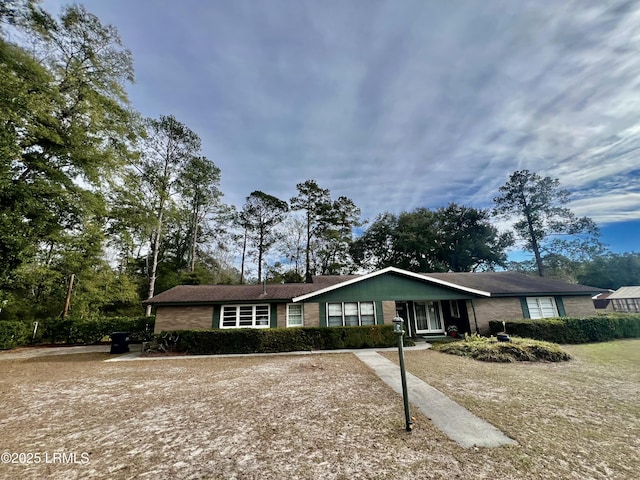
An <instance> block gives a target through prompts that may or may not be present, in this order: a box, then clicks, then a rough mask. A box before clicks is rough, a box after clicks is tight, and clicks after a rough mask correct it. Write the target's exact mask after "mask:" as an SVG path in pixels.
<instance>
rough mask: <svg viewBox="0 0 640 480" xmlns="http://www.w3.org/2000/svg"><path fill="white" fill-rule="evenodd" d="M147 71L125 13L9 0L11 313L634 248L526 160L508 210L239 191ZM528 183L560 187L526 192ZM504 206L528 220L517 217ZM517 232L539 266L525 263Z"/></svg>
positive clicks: (2, 141)
mask: <svg viewBox="0 0 640 480" xmlns="http://www.w3.org/2000/svg"><path fill="white" fill-rule="evenodd" d="M133 80H134V68H133V58H132V55H131V52H130V51H129V50H127V48H126V47H125V46H124V45H123V44H122V42H121V40H120V38H119V36H118V33H117V31H116V29H115V28H114V27H112V26H108V25H103V24H102V23H101V22H100V20H99V19H98V18H97V17H95V16H94V15H92V14H91V13H89V12H88V11H86V9H85V8H84V7H82V6H78V5H73V6H68V7H65V8H64V9H63V10H62V12H61V14H60V15H59V16H58V17H55V16H53V15H51V14H49V13H48V12H46V11H45V10H43V9H42V8H41V7H40V6H39V5H38V2H37V0H14V1H11V2H3V3H1V4H0V308H1V310H0V319H7V318H11V319H24V320H29V319H39V318H50V317H68V316H71V317H73V318H81V319H82V318H84V319H88V318H91V317H97V316H104V315H113V316H116V315H129V316H136V315H139V314H141V313H142V310H141V308H142V307H141V303H140V301H141V300H142V299H145V298H148V297H149V296H151V295H153V294H156V293H158V292H161V291H163V290H166V289H167V288H170V287H172V286H174V285H177V284H202V283H249V282H260V281H268V282H278V283H279V282H299V281H310V279H311V276H312V275H316V274H347V273H352V272H355V271H362V270H372V269H376V268H381V267H384V266H387V265H394V266H398V267H401V268H406V269H409V270H413V271H449V270H451V271H474V270H482V269H495V268H505V267H510V268H518V269H521V270H527V271H533V272H537V273H538V274H545V269H546V274H552V275H557V276H567V275H568V276H570V277H571V279H572V280H579V279H581V277H579V276H578V273H579V272H582V273H581V274H584V275H587V273H588V272H591V273H590V274H591V275H592V277H585V278H588V281H585V282H584V283H588V284H592V285H595V286H604V283H607V285H606V286H610V287H612V288H613V287H615V285H616V282H617V280H615V279H612V278H610V277H607V278H606V279H605V277H604V276H603V275H601V276H600V277H599V276H598V275H600V274H599V273H597V272H598V271H599V270H598V268H600V269H602V268H604V266H608V265H613V264H615V263H616V262H617V261H618V260H620V259H619V258H618V257H617V256H615V255H611V254H609V255H608V256H607V255H606V251H605V249H604V247H603V246H601V245H600V244H599V243H598V241H597V234H598V232H597V228H596V227H595V225H594V224H593V222H591V221H590V220H589V219H576V218H575V217H573V216H572V214H571V213H570V212H568V210H566V209H562V208H560V207H559V206H558V205H552V203H554V202H560V203H562V202H565V201H566V198H567V196H568V193H567V194H566V195H565V192H564V191H562V190H560V189H559V188H558V185H557V181H554V180H551V179H549V178H540V177H538V176H537V175H536V174H533V173H531V172H527V171H522V172H515V173H514V174H513V175H512V176H511V178H510V179H509V181H508V182H507V184H506V185H505V187H503V188H504V190H503V189H501V192H500V194H499V196H498V197H496V206H495V209H494V210H489V209H476V208H472V207H468V206H463V205H457V204H455V203H453V204H450V205H448V206H447V207H443V208H440V209H436V210H430V209H426V208H419V209H416V210H414V211H411V212H401V213H400V214H394V213H382V214H380V215H379V216H378V217H376V218H375V219H374V220H373V221H372V222H371V223H367V222H365V221H364V220H362V219H361V212H360V209H359V208H358V207H357V206H356V205H355V203H354V201H353V200H352V199H350V198H348V197H345V196H338V197H337V198H336V197H334V196H332V194H331V192H330V190H328V189H326V188H323V187H322V186H320V185H318V183H317V182H316V181H315V180H307V181H302V182H301V183H299V184H298V185H297V186H296V188H297V195H296V196H295V197H293V198H290V199H280V198H276V197H274V196H273V195H271V194H269V193H267V192H262V191H254V192H251V193H249V194H248V195H247V197H246V202H245V203H244V204H243V205H239V206H233V205H227V204H225V203H224V202H223V201H222V199H223V192H221V190H220V178H221V175H222V172H221V171H220V169H219V168H218V167H217V166H216V165H215V163H214V162H213V161H212V160H211V159H208V158H206V157H205V156H204V155H203V152H202V144H201V140H200V137H199V136H198V134H197V133H196V132H194V131H193V130H191V129H190V128H189V127H188V126H187V125H185V124H183V123H182V122H180V121H179V119H176V118H175V117H173V116H172V115H169V114H167V115H161V116H159V117H158V118H143V117H142V116H141V115H140V114H139V113H137V112H136V111H135V109H134V108H133V106H132V105H131V104H130V102H129V99H128V95H127V86H128V85H129V84H131V82H133ZM524 193H526V195H532V196H533V198H535V199H537V200H540V199H543V200H544V201H537V202H533V204H534V205H537V206H538V208H537V210H535V211H530V210H526V209H523V208H524V207H523V205H521V204H520V205H519V204H518V200H517V199H519V198H525V197H526V195H524ZM500 199H502V200H500ZM545 202H546V203H545ZM525 203H526V205H529V206H530V205H531V203H530V202H529V203H527V202H525ZM527 208H528V207H527ZM496 215H511V216H514V217H515V218H520V220H518V221H517V222H516V224H515V225H514V231H513V232H511V233H510V232H507V233H504V232H499V231H498V230H497V228H496V227H495V226H494V225H493V224H492V219H493V218H494V217H495V216H496ZM562 215H564V216H562ZM559 220H561V221H559ZM523 222H524V223H523ZM528 232H533V233H534V235H533V236H527V235H528ZM558 234H559V235H565V236H564V237H562V239H561V240H553V241H550V242H548V241H547V236H549V235H558ZM567 236H568V237H567ZM516 241H521V242H524V243H523V244H522V245H524V248H527V249H529V250H531V251H532V253H533V254H534V258H535V262H534V263H533V264H532V265H527V264H525V263H522V264H517V265H516V264H512V265H509V264H507V256H506V251H507V249H508V248H509V247H511V246H512V245H514V243H515V242H516ZM603 255H605V256H603ZM629 255H630V257H629V258H627V257H624V259H623V260H624V262H632V263H633V262H636V265H637V264H638V255H637V254H629ZM267 258H270V259H271V260H270V261H269V262H266V259H267ZM273 259H277V261H274V260H273ZM589 262H591V263H589ZM586 265H593V267H592V268H591V270H589V269H588V268H586ZM638 269H640V267H638ZM625 271H626V272H631V273H630V274H631V275H632V276H631V277H630V278H635V279H636V281H635V283H637V282H638V281H640V280H638V279H639V278H640V275H639V274H638V271H637V270H634V269H633V268H629V267H627V268H625ZM634 272H635V273H634ZM633 275H635V277H633ZM628 280H629V278H625V281H624V284H629V283H634V282H630V281H628Z"/></svg>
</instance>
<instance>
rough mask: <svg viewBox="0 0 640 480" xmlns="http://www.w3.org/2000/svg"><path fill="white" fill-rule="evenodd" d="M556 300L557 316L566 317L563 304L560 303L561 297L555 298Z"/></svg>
mask: <svg viewBox="0 0 640 480" xmlns="http://www.w3.org/2000/svg"><path fill="white" fill-rule="evenodd" d="M555 299H556V307H558V315H560V316H561V317H566V316H567V312H566V311H565V310H564V303H562V297H555Z"/></svg>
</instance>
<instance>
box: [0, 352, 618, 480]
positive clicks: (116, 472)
mask: <svg viewBox="0 0 640 480" xmlns="http://www.w3.org/2000/svg"><path fill="white" fill-rule="evenodd" d="M428 353H429V354H431V355H440V356H441V357H440V358H442V359H451V361H454V362H457V361H459V360H460V359H456V358H453V357H451V356H448V355H445V354H439V353H436V352H428ZM7 358H9V357H5V359H3V358H2V354H0V405H1V410H0V439H1V440H0V441H1V443H0V453H2V455H3V463H2V464H0V478H3V479H4V478H6V479H65V480H66V479H129V478H140V479H146V478H149V479H316V478H318V479H323V480H324V479H326V480H330V479H354V478H356V479H357V478H361V479H404V478H411V479H425V478H437V479H445V478H446V479H456V478H459V479H471V478H473V479H475V478H490V479H497V478H500V479H523V478H554V473H553V471H549V470H548V469H542V470H541V469H538V468H536V467H535V464H533V465H532V464H531V463H530V462H534V463H535V461H536V452H531V451H529V450H528V447H527V445H518V446H514V447H500V448H495V449H482V448H480V449H478V448H471V449H464V448H461V447H459V446H458V445H457V444H456V443H455V442H453V441H452V440H450V439H449V438H448V437H446V436H445V435H444V434H442V433H441V432H440V431H439V430H437V429H435V428H434V427H433V426H432V425H431V423H430V421H429V419H428V418H426V417H425V416H423V415H422V414H420V413H419V412H417V411H413V412H412V413H413V415H414V417H415V422H416V426H415V429H414V431H413V432H411V433H408V432H406V431H405V430H404V413H403V405H402V398H401V396H399V395H397V394H396V393H394V392H393V391H392V390H391V389H390V388H389V387H387V386H386V385H385V384H384V383H383V382H382V381H381V380H380V379H379V378H378V377H377V376H376V375H375V374H374V373H373V372H372V371H371V370H370V369H369V368H368V367H367V366H365V365H364V364H362V363H361V362H360V361H359V360H358V359H357V358H356V357H355V356H354V355H352V354H350V353H344V354H323V355H306V356H294V355H291V356H272V357H234V358H221V357H204V358H196V359H185V358H173V359H162V360H146V361H130V362H104V360H106V359H108V358H109V354H107V353H88V354H70V355H56V356H41V357H34V358H23V359H7ZM414 361H415V360H414ZM475 413H476V414H478V412H475ZM532 421H535V419H532ZM7 454H8V455H9V457H7V456H6V455H7ZM21 454H22V455H21ZM525 456H526V457H527V459H529V461H530V462H522V461H518V459H519V458H524V457H525ZM555 478H560V477H557V476H555ZM576 478H577V477H576ZM583 478H584V477H583ZM591 478H626V477H615V476H611V477H598V476H593V477H591ZM629 478H630V477H629Z"/></svg>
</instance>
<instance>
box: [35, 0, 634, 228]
mask: <svg viewBox="0 0 640 480" xmlns="http://www.w3.org/2000/svg"><path fill="white" fill-rule="evenodd" d="M61 3H64V2H58V1H45V2H44V5H45V7H46V8H47V9H49V10H52V11H57V10H58V5H59V4H61ZM82 3H84V5H85V6H87V8H88V10H89V11H91V12H93V13H95V14H96V15H98V17H99V18H100V19H101V20H102V21H103V22H104V23H111V24H113V25H115V26H116V27H117V28H118V30H119V32H120V34H121V36H122V38H123V41H124V43H125V45H126V46H127V47H129V48H130V49H131V50H132V51H133V54H134V59H135V65H136V77H137V83H136V85H135V86H133V87H131V88H130V89H129V91H130V96H131V100H132V103H133V106H134V107H135V108H136V109H138V110H139V111H141V112H142V113H143V114H144V115H146V116H154V117H156V116H158V115H161V114H165V115H167V114H173V115H175V116H176V117H177V118H178V119H179V120H180V121H182V122H184V123H185V124H187V125H188V126H189V127H190V128H192V129H193V130H195V131H196V132H197V133H198V134H199V135H200V136H201V138H202V140H203V147H204V148H203V149H204V153H205V155H206V156H207V157H209V158H210V159H211V160H213V161H214V162H215V163H216V164H217V165H218V166H219V167H220V168H221V169H222V190H223V192H224V194H225V200H226V201H227V202H228V203H232V204H236V205H238V206H240V205H241V204H242V203H243V202H244V198H245V197H246V196H247V195H249V193H251V192H252V191H254V190H263V191H265V192H267V193H270V194H272V195H276V196H278V197H280V198H282V199H286V200H288V199H289V198H290V197H292V196H294V195H295V194H296V190H295V185H296V183H298V182H302V181H304V180H306V179H315V180H316V181H317V182H318V183H319V184H320V185H321V186H322V187H325V188H329V189H330V190H331V192H332V194H333V195H334V196H336V197H337V196H338V195H346V196H348V197H350V198H352V199H353V200H354V201H355V203H356V204H357V205H358V206H359V207H360V208H361V209H362V211H363V216H364V217H368V218H373V217H374V216H375V215H376V214H378V213H380V212H383V211H391V212H400V211H402V210H412V209H414V208H416V207H421V206H425V207H431V208H433V207H439V206H443V205H446V204H447V203H449V202H457V203H461V204H466V205H470V206H475V207H486V206H490V204H491V199H492V198H493V197H494V196H495V195H496V194H497V189H498V187H500V186H501V185H502V184H504V183H505V181H506V180H507V177H508V175H509V174H510V173H511V172H513V171H514V170H517V169H529V170H533V171H536V172H538V173H540V174H542V175H549V176H552V177H557V178H559V179H560V181H561V184H562V185H563V186H564V187H566V188H569V189H570V190H571V191H572V192H573V197H572V198H573V200H574V202H573V204H572V207H573V210H574V211H575V212H576V213H577V214H579V215H587V216H590V217H592V218H593V219H594V220H596V221H597V222H598V223H599V224H600V225H605V224H607V223H612V222H628V221H633V220H636V221H637V220H639V219H640V187H639V182H638V178H639V176H640V164H639V162H638V159H637V151H638V148H639V147H640V136H639V135H638V133H640V115H639V112H640V95H639V93H640V91H639V90H640V55H639V52H640V48H639V47H640V4H639V2H632V1H628V2H625V1H622V2H618V1H606V2H602V1H586V0H585V1H583V0H581V1H574V2H569V1H557V0H546V1H545V0H535V1H523V0H519V1H513V0H504V1H492V0H488V1H476V0H470V1H455V2H443V1H426V0H416V1H409V0H392V1H376V0H357V1H343V0H341V1H338V0H335V1H331V0H330V1H300V0H292V1H277V0H253V1H226V0H220V1H198V0H183V1H180V2H174V1H154V0H127V1H125V0H109V1H104V0H87V1H85V2H82ZM635 225H637V223H635ZM635 233H637V232H635Z"/></svg>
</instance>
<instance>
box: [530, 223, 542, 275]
mask: <svg viewBox="0 0 640 480" xmlns="http://www.w3.org/2000/svg"><path fill="white" fill-rule="evenodd" d="M526 217H527V227H528V228H529V236H530V237H531V249H532V250H533V255H534V256H535V258H536V267H538V275H539V276H541V277H544V266H543V265H542V257H541V256H540V247H539V246H538V239H537V238H536V235H535V232H534V230H533V224H532V222H531V217H530V216H529V213H526Z"/></svg>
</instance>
